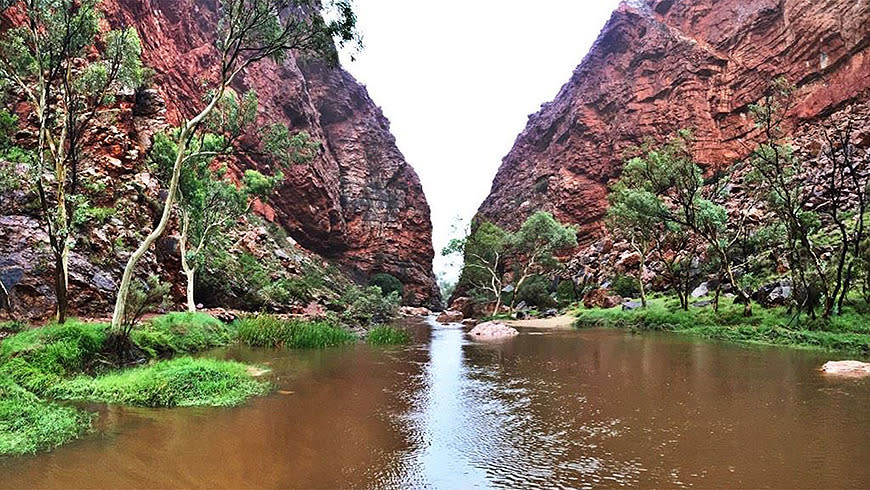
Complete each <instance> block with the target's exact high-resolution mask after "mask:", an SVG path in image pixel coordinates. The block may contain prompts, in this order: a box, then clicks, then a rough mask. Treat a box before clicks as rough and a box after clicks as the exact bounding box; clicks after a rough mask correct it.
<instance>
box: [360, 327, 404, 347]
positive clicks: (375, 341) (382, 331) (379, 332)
mask: <svg viewBox="0 0 870 490" xmlns="http://www.w3.org/2000/svg"><path fill="white" fill-rule="evenodd" d="M410 341H411V336H410V335H408V332H406V331H404V330H402V329H399V328H396V327H390V326H386V325H378V326H377V327H374V328H372V329H371V330H369V333H368V335H366V342H368V343H369V344H371V345H400V344H407V343H408V342H410Z"/></svg>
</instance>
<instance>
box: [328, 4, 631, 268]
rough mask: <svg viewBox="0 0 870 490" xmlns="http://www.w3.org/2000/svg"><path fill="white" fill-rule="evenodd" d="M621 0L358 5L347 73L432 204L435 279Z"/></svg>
mask: <svg viewBox="0 0 870 490" xmlns="http://www.w3.org/2000/svg"><path fill="white" fill-rule="evenodd" d="M618 3H619V2H618V0H595V1H592V0H536V1H534V2H529V1H519V0H440V1H422V0H355V1H354V5H355V10H356V12H357V14H358V17H359V24H358V25H359V29H360V31H361V32H362V35H363V42H364V44H365V47H364V48H363V51H362V52H361V53H359V54H357V56H356V60H355V61H349V60H348V59H345V61H344V66H345V68H347V69H348V70H349V71H350V72H351V73H352V74H353V75H354V76H355V77H356V78H357V79H358V80H359V81H360V82H362V83H363V84H364V85H366V86H367V87H368V90H369V94H370V95H371V97H372V99H374V101H375V103H376V104H378V105H379V106H381V107H382V108H383V111H384V114H385V115H386V116H387V118H388V119H389V120H390V122H391V128H392V132H393V134H394V135H395V136H396V141H397V143H398V146H399V149H400V150H401V151H402V153H403V154H404V155H405V158H406V159H407V161H408V162H409V163H410V164H411V165H412V166H413V167H414V169H415V170H416V171H417V174H418V175H419V176H420V179H421V181H422V183H423V189H424V191H425V192H426V197H427V199H428V201H429V206H430V207H431V209H432V224H433V227H434V242H435V251H436V262H435V272H436V273H439V272H442V271H445V269H446V268H447V265H446V264H445V262H444V261H443V260H441V259H440V258H439V256H440V250H441V248H443V247H444V245H445V244H446V243H447V241H448V240H449V239H450V238H451V236H450V233H451V231H450V230H451V224H452V223H453V221H454V220H455V218H456V217H460V218H463V219H465V220H468V219H470V218H471V217H472V216H473V215H474V213H475V212H476V211H477V208H478V207H479V206H480V203H481V202H482V201H483V199H484V198H486V196H487V194H488V193H489V189H490V187H491V185H492V179H493V177H494V176H495V173H496V171H497V170H498V167H499V165H500V164H501V159H502V158H504V156H505V155H507V153H508V151H510V149H511V146H512V145H513V142H514V139H515V138H516V137H517V135H518V134H519V133H520V132H521V131H522V130H523V128H524V127H525V125H526V121H527V118H528V116H529V115H530V114H532V113H534V112H537V111H538V109H539V108H540V106H541V104H543V103H545V102H548V101H550V100H552V99H553V98H554V97H555V96H556V94H557V93H558V91H559V89H560V88H561V86H562V85H563V84H564V83H566V82H567V81H568V79H569V78H570V76H571V73H572V71H573V70H574V68H575V67H576V66H577V65H578V64H579V63H580V61H581V60H582V59H583V56H584V55H585V54H586V52H587V51H588V50H589V48H590V46H591V45H592V43H593V42H594V41H595V38H596V37H597V36H598V33H599V31H600V30H601V28H602V27H603V26H604V23H605V22H606V21H607V19H608V18H609V17H610V14H611V12H612V11H613V10H614V9H615V8H616V5H617V4H618Z"/></svg>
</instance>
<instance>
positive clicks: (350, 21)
mask: <svg viewBox="0 0 870 490" xmlns="http://www.w3.org/2000/svg"><path fill="white" fill-rule="evenodd" d="M321 8H325V9H327V10H329V12H328V13H327V14H324V15H321ZM220 13H221V18H220V20H219V22H218V24H217V25H216V26H215V38H216V48H217V51H218V53H219V56H218V63H217V66H216V67H215V68H216V70H217V73H216V82H215V83H214V85H212V86H211V87H210V91H207V92H206V93H207V94H208V95H207V97H206V99H207V102H206V105H205V107H204V108H203V109H202V110H201V111H200V112H199V113H198V114H196V115H195V116H194V117H193V118H191V119H190V120H188V121H186V122H184V123H183V124H182V125H181V127H180V128H179V131H178V133H177V135H176V137H175V138H174V139H175V144H176V146H177V150H176V158H175V161H174V162H173V165H172V173H171V175H170V179H169V188H168V191H167V193H166V199H165V202H164V207H163V213H162V215H161V218H160V221H159V222H158V224H157V226H156V227H155V228H154V230H153V231H152V232H151V233H150V234H148V236H147V237H145V239H144V240H143V241H142V243H141V244H140V245H139V247H138V248H137V249H136V250H135V251H134V252H133V253H132V254H131V255H130V258H129V260H128V262H127V265H126V267H125V269H124V274H123V276H122V277H121V282H120V286H119V289H118V296H117V299H116V302H115V311H114V313H113V316H112V327H113V328H114V329H115V331H119V328H120V325H121V321H122V319H123V317H124V309H125V308H126V301H127V294H128V292H129V289H130V283H131V280H132V278H133V273H134V271H135V268H136V264H137V263H138V262H139V260H140V259H141V258H142V256H143V255H144V254H145V252H146V251H147V250H148V249H149V248H150V247H151V245H152V244H153V243H154V242H155V241H156V240H157V239H158V238H159V237H160V236H161V235H162V234H163V233H164V231H165V230H166V227H167V225H168V224H169V220H170V216H171V213H172V209H173V205H174V203H175V201H176V198H177V195H178V187H179V181H180V179H181V174H182V169H183V168H184V167H185V165H187V164H188V163H189V162H190V161H191V160H193V159H196V158H200V155H197V153H191V152H190V151H188V145H189V144H190V142H191V141H194V140H196V139H197V135H198V134H199V133H200V132H201V131H202V129H203V128H202V126H203V123H204V122H205V121H206V119H207V118H208V117H209V116H210V115H211V113H212V112H213V111H214V110H215V108H216V107H217V106H218V105H219V103H220V102H221V101H222V100H223V99H224V95H225V94H226V93H227V90H228V89H229V87H230V85H231V84H232V83H233V82H234V81H235V79H236V77H237V76H238V74H239V73H241V72H242V71H244V70H245V69H247V68H248V67H250V66H251V65H254V64H255V63H257V62H259V61H261V60H264V59H267V58H268V59H272V60H275V61H277V62H281V61H283V60H284V59H285V58H286V56H287V53H289V52H290V51H291V50H295V51H297V52H299V53H302V54H304V55H312V56H315V57H319V58H320V59H323V60H325V61H326V62H328V63H332V64H336V63H337V61H338V54H337V50H336V47H335V43H336V42H338V43H340V44H342V43H346V42H353V41H355V40H357V34H356V30H355V29H356V16H355V15H354V12H353V10H352V8H351V6H350V3H349V2H347V1H338V2H318V1H316V0H222V1H221V8H220ZM325 19H329V20H325Z"/></svg>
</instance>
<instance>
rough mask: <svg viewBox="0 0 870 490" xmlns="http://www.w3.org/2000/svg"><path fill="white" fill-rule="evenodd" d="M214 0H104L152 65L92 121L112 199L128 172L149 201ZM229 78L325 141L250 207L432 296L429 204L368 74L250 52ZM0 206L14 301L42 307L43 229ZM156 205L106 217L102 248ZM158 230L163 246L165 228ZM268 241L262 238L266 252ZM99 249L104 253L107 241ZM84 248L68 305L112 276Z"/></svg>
mask: <svg viewBox="0 0 870 490" xmlns="http://www.w3.org/2000/svg"><path fill="white" fill-rule="evenodd" d="M217 3H218V2H216V1H196V0H105V1H104V2H103V3H102V4H101V9H103V10H104V11H105V13H106V17H105V22H106V23H107V24H108V25H111V26H113V27H118V26H121V25H132V26H135V27H136V28H137V30H138V31H139V35H140V38H141V40H142V46H143V50H144V52H143V61H144V63H145V65H146V66H147V67H149V68H150V69H152V70H153V72H154V74H153V77H152V81H151V90H145V91H140V93H138V94H136V95H135V96H131V98H129V99H128V100H127V101H123V102H121V103H120V104H119V107H118V108H116V112H117V115H116V116H114V117H113V118H112V119H111V120H106V121H103V123H104V124H103V125H102V126H101V128H100V129H99V130H98V131H97V134H96V135H95V136H94V146H93V149H94V150H95V151H94V152H92V153H93V154H94V158H93V161H92V162H91V163H90V165H89V168H90V170H91V171H92V172H93V173H94V175H97V176H100V177H101V178H103V177H105V178H106V180H107V182H108V187H107V189H106V190H105V196H104V199H103V200H104V201H105V205H109V206H115V205H116V204H118V202H117V201H116V199H117V198H118V196H119V195H121V194H123V193H119V192H118V191H119V190H121V188H122V187H124V186H131V185H133V186H136V187H137V189H138V190H139V191H140V192H139V194H140V195H144V196H146V199H145V200H144V201H146V202H147V201H148V199H153V198H154V197H155V196H156V192H158V190H157V189H156V188H154V183H153V182H151V180H152V179H151V177H150V175H149V174H148V173H147V172H146V171H144V170H145V168H144V155H145V154H146V151H147V149H148V146H149V144H150V136H151V135H152V134H153V132H154V131H156V130H159V129H161V128H162V127H164V126H165V125H166V124H167V123H168V124H173V123H177V122H178V121H179V120H180V119H181V118H182V117H185V116H190V115H192V114H193V113H195V112H194V111H196V110H197V109H198V108H199V107H200V105H201V102H200V101H201V95H200V94H201V85H202V83H203V81H204V80H208V79H210V78H212V77H213V71H214V68H215V59H216V56H217V55H216V52H215V50H214V48H213V39H212V35H211V31H212V29H213V25H214V21H215V19H216V10H215V9H216V5H217ZM234 88H235V89H236V90H237V91H239V92H242V91H246V90H255V91H256V92H257V94H258V96H259V100H260V106H261V107H260V116H259V117H260V119H259V121H258V122H259V123H260V124H268V123H273V122H283V123H286V124H288V125H289V126H290V127H291V129H292V130H304V131H307V132H308V133H309V134H310V135H311V136H312V137H313V138H314V139H316V140H318V141H320V142H322V143H323V145H322V146H323V149H322V151H321V152H320V153H319V155H318V156H317V157H316V158H315V160H314V161H313V162H311V164H309V165H305V166H297V167H295V168H293V169H291V170H289V171H285V172H284V173H285V175H286V176H287V177H286V182H285V183H284V185H282V186H281V187H280V189H279V190H278V192H277V195H276V196H274V197H273V199H272V200H271V201H270V204H271V206H268V207H262V208H261V209H260V210H259V211H260V213H261V214H262V216H263V217H264V218H265V219H266V220H268V221H271V222H273V223H275V224H278V225H280V227H281V228H283V229H284V230H286V231H287V233H288V234H289V235H290V237H292V238H293V239H294V240H295V241H296V242H298V244H299V245H301V246H302V247H304V249H306V250H307V251H310V252H313V253H315V254H318V255H319V256H321V257H324V258H326V259H329V260H330V261H332V262H334V263H336V264H338V265H339V266H340V268H342V269H343V270H344V271H345V272H347V273H349V274H350V275H351V276H353V277H355V278H356V279H357V280H359V281H361V282H364V281H365V280H366V279H367V278H368V277H369V276H370V275H372V274H374V273H378V272H386V273H390V274H393V275H394V276H396V277H398V278H399V280H401V281H402V282H403V284H405V292H406V295H405V302H406V303H409V304H414V305H435V304H437V303H438V302H439V301H440V298H439V293H438V288H437V286H436V284H435V278H434V275H433V273H432V258H433V256H434V252H433V248H432V240H431V222H430V219H429V207H428V204H427V203H426V199H425V196H424V194H423V190H422V187H421V185H420V182H419V179H418V178H417V175H416V173H415V172H414V170H413V169H412V168H411V166H410V165H409V164H408V163H407V162H406V161H405V160H404V157H403V156H402V154H401V153H400V152H399V150H398V149H397V148H396V145H395V140H394V138H393V136H392V134H391V133H390V129H389V122H388V121H387V119H386V118H385V117H384V115H383V114H382V113H381V110H380V109H379V108H378V107H377V106H376V105H375V104H374V102H373V101H372V100H371V99H370V98H369V96H368V93H367V91H366V90H365V88H364V87H363V86H362V85H360V84H359V83H358V82H357V81H356V80H354V79H353V77H351V76H350V75H349V74H348V73H347V72H345V71H343V70H342V69H340V68H338V69H333V68H327V67H325V66H322V65H321V64H319V63H317V62H316V61H313V60H302V59H300V57H298V56H295V55H294V56H291V57H289V59H288V60H286V61H285V62H283V63H281V64H276V63H274V62H271V61H268V60H267V61H264V62H261V63H260V64H258V65H256V66H254V67H252V68H251V69H249V70H248V71H247V72H245V73H243V74H242V76H241V77H240V78H239V79H238V81H237V83H236V86H235V87H234ZM103 143H105V144H103ZM248 166H252V167H261V164H260V162H258V161H256V160H247V161H241V162H237V163H236V164H234V167H235V168H231V172H235V173H240V172H241V171H242V170H243V169H244V167H248ZM149 186H150V190H149V189H147V188H148V187H149ZM7 204H8V201H7ZM138 205H139V206H141V205H142V202H140V203H139V204H138ZM7 207H8V208H9V209H5V210H3V211H2V212H0V219H3V220H6V221H8V223H6V222H4V223H3V226H2V227H0V228H2V229H0V252H2V253H0V255H2V256H0V273H2V277H3V278H4V282H5V283H6V284H7V286H13V293H17V296H19V297H22V298H26V300H25V301H23V303H22V305H21V306H19V308H23V309H28V308H33V309H36V310H39V309H40V308H44V307H45V306H47V305H50V304H51V303H52V302H53V301H52V294H53V293H52V292H51V287H50V284H51V283H50V281H49V282H46V283H45V284H44V285H43V284H42V282H43V280H42V279H44V277H43V276H44V274H41V273H40V272H39V271H40V270H42V269H44V267H39V268H37V267H35V264H38V263H43V262H44V261H45V257H42V255H45V251H44V250H40V247H34V246H33V245H34V244H35V243H39V242H40V239H41V238H44V237H41V235H40V232H39V231H38V222H37V221H36V220H34V219H33V217H32V216H27V213H25V212H21V210H20V209H19V210H16V209H14V206H11V207H10V206H7ZM152 207H153V206H152ZM153 212H154V209H150V208H147V207H146V208H141V209H139V212H136V213H131V214H133V215H135V216H134V217H133V222H134V223H135V225H134V226H131V227H130V228H132V229H127V230H124V229H123V228H124V226H125V221H124V220H121V219H114V220H109V221H110V222H109V223H106V226H107V227H108V229H107V230H105V231H104V232H101V233H100V235H102V234H106V235H108V236H106V237H104V238H105V240H101V239H100V238H99V236H98V237H96V238H95V240H96V241H97V242H100V241H105V242H106V243H104V244H102V245H106V246H108V248H109V251H111V250H112V249H113V246H112V245H113V243H114V240H116V238H117V236H116V235H127V234H129V235H131V236H132V235H134V234H135V233H137V232H139V231H140V230H144V229H145V228H146V227H147V225H148V222H149V218H148V217H149V216H151V215H153ZM96 228H100V229H102V228H103V227H96ZM26 230H30V231H29V232H28V231H26ZM91 238H93V236H92V237H91ZM131 241H132V240H131ZM168 242H169V245H168V246H169V248H170V249H171V248H172V243H174V242H173V241H172V238H171V237H170V238H169V239H168ZM272 244H273V242H272V241H269V242H268V243H266V244H264V247H263V248H264V249H265V250H266V251H267V252H269V253H270V254H271V251H272V249H271V245H272ZM100 250H101V251H102V252H103V255H106V249H105V248H103V249H100ZM92 252H93V251H89V250H88V248H87V247H79V250H77V251H76V252H75V253H74V258H73V260H74V264H73V265H79V266H80V267H78V269H79V270H80V271H83V272H81V273H80V276H81V277H74V278H73V285H72V286H73V296H74V297H77V298H80V299H79V300H74V305H73V306H74V308H77V309H79V310H82V309H85V310H88V311H93V310H99V309H100V308H103V307H106V306H107V305H108V301H109V297H110V296H111V290H112V288H113V287H114V285H113V281H112V280H108V281H97V280H96V279H95V278H100V277H103V276H105V278H111V277H113V276H115V272H117V269H118V264H116V263H115V262H116V261H117V260H111V257H109V258H107V259H106V262H107V263H106V264H94V263H93V262H94V261H93V260H92V256H93V253H92ZM261 252H262V251H261ZM303 252H304V251H303ZM161 254H162V252H161V250H158V251H157V253H156V254H154V255H153V256H149V260H148V261H147V262H146V265H145V268H146V269H148V272H151V273H158V274H161V275H168V274H175V271H176V270H177V263H176V260H175V259H177V257H176V258H173V257H172V254H171V253H168V255H167V254H163V255H161ZM31 255H33V256H31ZM121 255H123V252H122V253H121ZM280 255H282V256H285V255H287V254H286V253H281V254H280ZM308 255H310V254H308ZM282 260H283V259H282ZM76 262H78V264H76ZM296 262H299V261H296ZM285 265H286V266H287V267H293V265H292V264H285ZM73 269H76V267H73V266H71V272H72V270H73ZM43 272H45V271H43ZM72 273H73V275H75V274H76V273H75V272H72ZM49 277H50V276H49ZM100 282H102V283H103V284H102V286H101V285H100V284H99V283H100ZM110 283H112V284H110ZM76 290H78V291H76ZM82 298H84V299H82ZM95 298H96V299H97V300H95Z"/></svg>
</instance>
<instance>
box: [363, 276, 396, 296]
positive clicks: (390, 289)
mask: <svg viewBox="0 0 870 490" xmlns="http://www.w3.org/2000/svg"><path fill="white" fill-rule="evenodd" d="M369 286H378V287H379V288H381V294H383V295H384V296H389V295H390V294H391V293H394V292H395V293H397V294H398V295H399V297H400V298H401V297H402V296H404V294H405V286H403V285H402V282H401V281H399V280H398V279H397V278H396V276H393V275H391V274H386V273H383V272H382V273H380V274H375V275H373V276H372V277H371V278H370V279H369Z"/></svg>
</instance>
